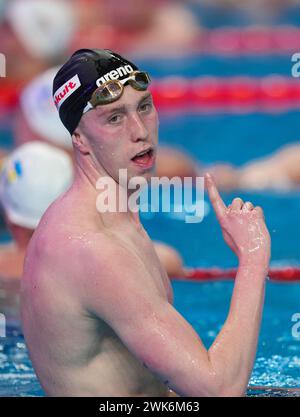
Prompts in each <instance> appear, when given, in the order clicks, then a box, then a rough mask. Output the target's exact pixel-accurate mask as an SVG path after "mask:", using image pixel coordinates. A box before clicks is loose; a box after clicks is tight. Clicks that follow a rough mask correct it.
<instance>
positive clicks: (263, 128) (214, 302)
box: [0, 58, 300, 396]
mask: <svg viewBox="0 0 300 417" xmlns="http://www.w3.org/2000/svg"><path fill="white" fill-rule="evenodd" d="M255 62H257V61H255V60H253V61H251V62H250V63H249V62H248V61H247V62H246V61H245V60H244V59H243V60H240V61H239V62H237V61H236V62H235V61H234V63H233V64H232V61H231V70H230V71H229V69H228V68H229V63H228V62H227V61H226V62H225V63H224V62H223V65H224V67H225V72H226V71H227V73H228V74H229V73H230V75H233V72H234V71H236V73H251V75H252V73H253V72H254V75H264V74H266V73H270V72H272V71H273V70H274V71H276V72H277V73H281V74H283V75H287V72H288V63H287V61H286V60H285V59H283V58H282V59H281V60H278V58H277V59H271V58H270V59H269V60H265V59H264V60H261V62H260V61H259V62H258V63H260V64H261V65H255ZM202 63H203V65H202ZM250 64H251V65H250ZM209 65H210V67H209ZM214 65H215V63H214V62H213V61H212V60H211V59H210V60H209V62H208V63H207V62H206V61H205V60H204V61H203V62H202V61H201V60H200V61H198V62H195V60H194V59H191V60H190V61H188V63H187V62H185V67H186V66H187V69H185V68H183V66H182V63H181V64H180V63H179V62H175V61H172V62H169V63H164V62H159V65H157V64H155V63H153V62H152V63H150V62H149V63H147V66H148V67H147V69H148V70H149V71H150V73H151V72H154V74H155V75H156V76H158V75H166V74H170V73H175V74H181V75H186V76H194V75H195V74H196V72H197V73H205V71H206V72H211V71H209V68H211V67H213V66H214ZM197 68H198V69H197ZM203 68H206V69H203ZM219 68H220V67H219ZM225 75H226V74H225ZM299 116H300V115H299V112H296V111H295V112H288V113H280V114H256V113H252V114H244V115H234V114H232V115H223V114H216V115H210V116H203V115H182V116H178V115H177V116H176V118H174V117H172V116H170V115H167V114H163V115H162V117H161V125H160V139H161V143H164V144H174V145H176V146H177V147H179V148H181V149H184V150H185V151H187V152H189V153H190V154H191V155H192V156H194V157H195V158H197V159H199V160H200V161H202V162H204V163H206V164H210V163H212V162H215V161H216V160H219V161H227V162H231V163H233V164H236V165H241V164H243V163H245V162H246V161H247V160H249V159H252V158H258V157H262V156H264V155H267V154H269V153H270V152H273V151H274V150H276V149H277V148H278V147H280V146H282V145H284V144H286V143H288V142H293V141H296V140H297V139H298V138H299V136H298V128H299ZM0 133H1V132H0ZM3 137H4V141H5V144H9V143H10V141H11V137H10V136H9V134H7V133H6V134H5V135H2V138H3ZM2 138H1V141H2ZM238 195H239V196H241V197H242V198H244V199H246V200H251V201H253V202H254V203H255V204H258V205H261V206H262V207H263V208H264V210H265V215H266V220H267V224H268V226H269V230H270V234H271V237H272V265H273V266H283V265H300V249H299V248H300V245H299V241H300V216H299V213H300V190H299V192H293V193H274V192H264V193H247V192H242V193H240V192H239V193H238ZM236 196H237V193H228V194H223V197H224V200H225V202H226V203H229V202H230V201H231V199H232V198H234V197H236ZM207 207H208V209H207V210H206V216H205V218H204V221H203V222H201V223H198V224H186V223H185V222H184V220H183V219H182V217H180V216H178V217H174V216H170V215H169V214H166V213H158V214H155V215H154V216H152V218H149V216H148V217H147V216H146V215H144V216H143V217H142V221H143V223H144V226H145V228H146V230H147V231H148V233H149V235H150V236H151V238H153V239H155V240H161V241H165V242H167V243H169V244H171V245H173V246H174V247H176V248H177V249H178V250H179V251H180V253H181V254H182V256H183V258H184V260H185V264H186V265H187V266H194V267H197V266H198V267H201V266H202V267H210V266H220V267H232V266H236V259H235V256H234V255H233V254H232V253H231V251H230V250H229V249H228V248H227V246H226V245H225V243H224V242H223V239H222V236H221V232H220V227H219V225H218V223H217V221H216V218H215V215H214V213H213V211H212V210H211V208H210V206H209V205H207ZM8 239H9V236H8V234H7V232H6V231H5V230H4V225H3V222H2V226H1V222H0V242H4V241H7V240H8ZM173 288H174V295H175V307H176V308H177V309H178V310H179V311H180V312H181V314H182V315H183V316H184V317H185V318H186V319H187V320H188V321H189V322H190V323H191V324H192V326H193V327H194V328H195V330H196V331H197V332H198V334H199V335H200V336H201V338H202V340H203V342H204V343H205V345H206V346H207V347H209V346H210V344H211V343H212V342H213V340H214V338H215V337H216V335H217V333H218V332H219V330H220V329H221V327H222V325H223V323H224V320H225V318H226V315H227V312H228V308H229V302H230V297H231V293H232V288H233V284H232V282H230V281H222V282H214V283H197V282H183V281H176V282H173ZM14 294H15V292H14V291H13V289H11V288H5V287H3V288H2V286H1V288H0V312H5V313H6V314H7V337H6V338H0V396H42V395H44V394H43V391H42V390H41V388H40V386H39V383H38V381H37V379H36V377H35V374H34V371H33V369H32V366H31V363H30V360H29V358H28V355H27V351H26V346H25V344H24V338H23V335H22V331H21V328H20V324H19V323H20V322H19V318H18V314H17V313H16V311H17V306H18V300H17V298H16V296H15V295H14ZM295 313H300V283H299V284H298V283H293V284H292V283H291V284H288V283H286V284H282V283H276V284H275V283H272V282H268V283H267V291H266V300H265V308H264V313H263V322H262V329H261V333H260V338H259V344H258V352H257V357H256V361H255V366H254V369H253V373H252V377H251V381H250V384H251V385H260V386H265V387H268V386H275V387H291V388H293V387H300V337H299V338H295V337H293V335H292V326H293V324H294V323H293V322H292V316H293V314H295ZM248 394H249V395H266V396H268V395H279V396H282V395H285V394H284V393H283V392H280V391H278V392H277V391H257V392H256V391H249V393H248ZM289 395H292V394H291V393H290V394H289ZM295 395H297V393H296V394H295Z"/></svg>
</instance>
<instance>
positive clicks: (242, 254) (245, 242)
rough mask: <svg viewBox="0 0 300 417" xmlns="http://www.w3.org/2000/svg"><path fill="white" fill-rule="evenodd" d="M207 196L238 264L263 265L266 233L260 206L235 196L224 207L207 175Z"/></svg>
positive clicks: (267, 241) (267, 255)
mask: <svg viewBox="0 0 300 417" xmlns="http://www.w3.org/2000/svg"><path fill="white" fill-rule="evenodd" d="M205 180H206V187H207V190H208V194H209V198H210V201H211V203H212V206H213V208H214V211H215V213H216V216H217V218H218V221H219V223H220V226H221V228H222V232H223V237H224V240H225V242H226V243H227V245H228V246H229V247H230V248H231V249H232V250H233V252H234V253H235V254H236V255H237V257H238V259H239V262H240V264H245V265H247V264H251V263H252V264H253V263H255V264H256V265H261V266H262V267H265V268H267V267H268V265H269V260H270V246H271V242H270V235H269V232H268V229H267V226H266V223H265V219H264V213H263V210H262V209H261V207H254V206H253V204H252V203H251V202H246V203H244V201H243V200H242V199H240V198H235V199H234V200H233V201H232V203H231V204H230V205H229V206H228V207H227V206H226V205H225V204H224V202H223V200H222V198H221V196H220V194H219V192H218V190H217V187H216V185H215V182H214V180H213V179H212V177H211V176H210V175H209V174H206V176H205Z"/></svg>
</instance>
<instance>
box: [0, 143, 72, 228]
mask: <svg viewBox="0 0 300 417" xmlns="http://www.w3.org/2000/svg"><path fill="white" fill-rule="evenodd" d="M72 180H73V165H72V161H71V158H70V157H69V156H68V154H67V153H66V152H64V151H62V150H60V149H57V148H54V147H53V146H51V145H48V144H45V143H42V142H28V143H25V144H24V145H22V146H20V147H19V148H17V149H16V150H15V151H13V152H12V153H11V155H10V156H8V157H7V158H6V159H5V161H4V166H3V169H2V171H1V173H0V203H1V204H2V206H3V208H4V211H5V214H6V215H7V217H8V218H9V220H10V221H11V222H12V223H14V224H17V225H19V226H23V227H26V228H28V229H35V228H36V227H37V225H38V224H39V221H40V220H41V218H42V216H43V214H44V213H45V211H46V210H47V208H48V207H49V206H50V205H51V204H52V203H53V201H54V200H55V199H56V198H57V197H59V196H60V195H61V194H62V193H64V192H65V191H66V190H67V188H68V187H69V186H70V185H71V183H72Z"/></svg>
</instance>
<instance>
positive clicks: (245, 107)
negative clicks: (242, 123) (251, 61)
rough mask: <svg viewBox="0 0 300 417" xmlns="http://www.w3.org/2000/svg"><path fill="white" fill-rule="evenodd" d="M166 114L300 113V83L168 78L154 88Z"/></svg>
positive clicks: (273, 77) (281, 79) (269, 78)
mask: <svg viewBox="0 0 300 417" xmlns="http://www.w3.org/2000/svg"><path fill="white" fill-rule="evenodd" d="M151 91H152V93H153V97H154V101H155V103H156V105H157V107H159V108H160V109H162V110H166V111H177V112H185V113H187V112H194V111H196V112H200V113H202V112H203V113H205V112H212V113H215V112H219V111H225V112H242V113H245V112H249V111H254V110H255V111H261V112H265V111H284V110H291V109H300V79H294V78H292V77H282V76H278V75H271V76H266V77H262V78H251V77H231V78H218V77H201V78H200V77H199V78H190V79H188V78H184V77H167V78H164V79H160V80H158V79H157V80H155V81H154V82H153V85H152V86H151Z"/></svg>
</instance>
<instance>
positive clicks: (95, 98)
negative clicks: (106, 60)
mask: <svg viewBox="0 0 300 417" xmlns="http://www.w3.org/2000/svg"><path fill="white" fill-rule="evenodd" d="M150 82H151V79H150V77H149V75H148V73H147V72H143V71H134V72H132V73H131V75H130V77H128V78H125V79H124V80H108V81H106V82H105V83H104V84H102V85H101V86H100V87H98V88H97V89H96V90H95V91H94V92H93V94H92V97H91V99H90V101H89V102H88V104H87V105H86V107H85V108H84V110H83V114H84V113H86V112H87V111H89V110H91V109H93V108H95V107H96V106H99V105H103V104H110V103H113V102H114V101H117V100H118V99H119V98H120V97H121V96H122V94H123V92H124V85H125V84H127V83H128V84H129V85H131V87H133V88H134V89H135V90H138V91H145V90H147V88H148V86H149V84H150Z"/></svg>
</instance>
